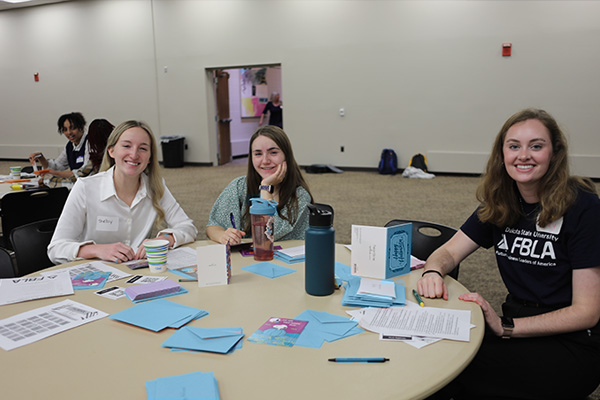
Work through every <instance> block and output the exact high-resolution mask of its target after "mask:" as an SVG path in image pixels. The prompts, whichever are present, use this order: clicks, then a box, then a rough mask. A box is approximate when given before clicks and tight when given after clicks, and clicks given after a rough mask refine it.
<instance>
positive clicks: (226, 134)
mask: <svg viewBox="0 0 600 400" xmlns="http://www.w3.org/2000/svg"><path fill="white" fill-rule="evenodd" d="M215 86H216V92H217V141H218V146H219V154H218V155H217V159H218V164H219V165H223V164H227V163H228V162H230V161H231V135H230V131H229V124H230V122H231V118H229V73H227V72H226V71H223V70H216V71H215Z"/></svg>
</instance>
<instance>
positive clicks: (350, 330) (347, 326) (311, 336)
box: [294, 310, 364, 348]
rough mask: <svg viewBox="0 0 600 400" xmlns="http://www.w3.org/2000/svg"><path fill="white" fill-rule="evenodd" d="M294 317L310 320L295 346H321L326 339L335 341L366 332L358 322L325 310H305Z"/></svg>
mask: <svg viewBox="0 0 600 400" xmlns="http://www.w3.org/2000/svg"><path fill="white" fill-rule="evenodd" d="M294 319H298V320H301V321H308V324H307V325H306V327H305V328H304V330H303V331H302V333H301V334H300V336H299V337H298V340H297V341H296V343H295V344H294V346H303V347H312V348H320V347H321V346H322V345H323V343H324V342H325V341H327V342H333V341H335V340H339V339H344V338H347V337H350V336H353V335H356V334H359V333H362V332H364V330H363V329H362V328H360V327H358V322H356V321H351V320H350V319H349V318H346V317H342V316H339V315H334V314H330V313H328V312H324V311H315V310H305V311H304V312H302V313H301V314H299V315H298V316H296V317H294Z"/></svg>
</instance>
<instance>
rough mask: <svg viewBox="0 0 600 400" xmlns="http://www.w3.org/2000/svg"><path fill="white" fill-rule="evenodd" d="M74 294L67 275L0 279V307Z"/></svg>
mask: <svg viewBox="0 0 600 400" xmlns="http://www.w3.org/2000/svg"><path fill="white" fill-rule="evenodd" d="M73 293H74V292H73V285H72V284H71V279H70V278H69V276H68V275H67V274H49V275H46V276H32V277H27V278H11V279H0V305H4V304H11V303H19V302H21V301H28V300H35V299H43V298H46V297H56V296H64V295H68V294H73Z"/></svg>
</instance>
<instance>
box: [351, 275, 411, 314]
mask: <svg viewBox="0 0 600 400" xmlns="http://www.w3.org/2000/svg"><path fill="white" fill-rule="evenodd" d="M360 279H361V278H360V276H352V277H351V278H350V279H349V280H348V283H347V284H345V285H344V297H343V298H342V305H343V306H347V307H383V308H387V307H394V306H403V305H404V304H405V303H406V288H405V287H404V281H401V280H398V281H396V282H395V291H396V298H391V297H387V296H376V295H365V294H358V288H359V287H360ZM386 297H387V298H386Z"/></svg>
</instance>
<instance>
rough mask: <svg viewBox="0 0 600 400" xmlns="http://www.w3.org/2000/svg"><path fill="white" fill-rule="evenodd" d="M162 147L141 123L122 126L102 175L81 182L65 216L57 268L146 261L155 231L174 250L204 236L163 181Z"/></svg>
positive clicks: (57, 236) (56, 241)
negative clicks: (86, 261)
mask: <svg viewBox="0 0 600 400" xmlns="http://www.w3.org/2000/svg"><path fill="white" fill-rule="evenodd" d="M156 154H157V147H156V142H155V140H154V136H153V134H152V130H151V129H150V127H149V126H148V125H147V124H146V123H144V122H141V121H127V122H124V123H122V124H121V125H119V126H117V127H116V128H115V129H114V130H113V132H112V133H111V135H110V137H109V138H108V143H107V146H106V151H105V154H104V159H103V161H102V166H101V168H100V170H101V171H103V172H100V173H98V174H96V175H94V176H90V177H87V178H83V179H79V180H77V183H76V184H75V186H74V187H73V189H72V190H71V193H70V195H69V197H68V199H67V202H66V204H65V208H64V210H63V212H62V214H61V216H60V219H59V221H58V225H57V226H56V231H55V232H54V236H53V237H52V241H51V242H50V245H49V246H48V257H49V258H50V260H52V262H54V263H55V264H59V263H64V262H68V261H72V260H75V259H82V258H99V259H102V260H106V261H111V262H115V263H120V262H125V261H129V260H134V259H140V258H144V257H145V256H146V252H145V250H144V246H143V245H142V242H143V241H144V240H146V239H147V238H148V237H149V235H150V232H151V230H152V227H153V226H154V225H155V223H156V226H157V227H158V228H160V227H163V228H164V225H166V228H164V229H161V230H160V231H159V232H158V237H160V238H161V239H166V240H168V241H169V247H170V248H173V247H177V246H179V245H182V244H185V243H189V242H191V241H193V240H195V239H196V235H197V233H198V231H197V229H196V227H195V226H194V224H193V222H192V220H191V219H190V218H188V216H187V215H186V214H185V212H184V211H183V209H182V208H181V206H180V205H179V203H177V201H176V200H175V198H174V197H173V195H172V194H171V192H170V191H169V189H168V188H167V187H166V185H165V183H164V181H163V179H162V178H161V177H160V173H159V165H158V160H157V159H156Z"/></svg>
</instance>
